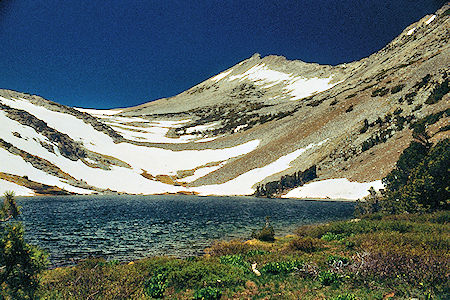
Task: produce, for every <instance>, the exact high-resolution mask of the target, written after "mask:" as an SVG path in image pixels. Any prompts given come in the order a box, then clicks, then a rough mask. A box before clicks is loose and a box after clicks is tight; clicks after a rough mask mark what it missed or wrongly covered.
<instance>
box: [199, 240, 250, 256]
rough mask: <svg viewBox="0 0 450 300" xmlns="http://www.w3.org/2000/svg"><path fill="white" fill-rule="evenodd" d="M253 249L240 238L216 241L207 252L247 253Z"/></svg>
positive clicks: (210, 253)
mask: <svg viewBox="0 0 450 300" xmlns="http://www.w3.org/2000/svg"><path fill="white" fill-rule="evenodd" d="M250 250H252V246H251V245H249V244H246V243H244V242H242V241H239V240H232V241H228V242H227V241H220V242H215V243H214V244H213V245H212V246H211V247H210V248H207V249H206V250H205V252H206V253H207V254H209V255H211V256H223V255H232V254H245V253H247V252H249V251H250Z"/></svg>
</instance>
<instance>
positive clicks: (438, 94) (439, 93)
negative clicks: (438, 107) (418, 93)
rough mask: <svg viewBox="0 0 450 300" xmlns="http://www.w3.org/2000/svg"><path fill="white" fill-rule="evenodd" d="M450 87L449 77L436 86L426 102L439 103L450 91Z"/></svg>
mask: <svg viewBox="0 0 450 300" xmlns="http://www.w3.org/2000/svg"><path fill="white" fill-rule="evenodd" d="M449 91H450V88H449V86H448V78H447V79H445V80H444V82H442V83H441V84H438V85H436V86H435V88H434V89H433V91H431V95H430V96H429V97H428V99H427V100H426V101H425V104H435V103H438V102H439V101H440V100H441V99H442V98H443V97H444V96H445V95H446V94H447V93H448V92H449Z"/></svg>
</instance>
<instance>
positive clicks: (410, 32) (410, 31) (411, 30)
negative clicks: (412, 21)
mask: <svg viewBox="0 0 450 300" xmlns="http://www.w3.org/2000/svg"><path fill="white" fill-rule="evenodd" d="M414 31H416V27H414V28H411V29H410V30H408V32H407V33H406V35H411V34H413V33H414Z"/></svg>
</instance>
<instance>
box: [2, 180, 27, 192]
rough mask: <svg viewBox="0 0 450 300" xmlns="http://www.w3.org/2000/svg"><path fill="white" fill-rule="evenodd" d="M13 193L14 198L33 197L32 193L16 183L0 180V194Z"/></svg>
mask: <svg viewBox="0 0 450 300" xmlns="http://www.w3.org/2000/svg"><path fill="white" fill-rule="evenodd" d="M7 191H13V192H14V194H15V195H16V196H34V191H33V190H30V189H29V188H27V187H24V186H21V185H18V184H16V183H13V182H10V181H6V180H3V179H0V194H1V195H3V194H4V193H5V192H7Z"/></svg>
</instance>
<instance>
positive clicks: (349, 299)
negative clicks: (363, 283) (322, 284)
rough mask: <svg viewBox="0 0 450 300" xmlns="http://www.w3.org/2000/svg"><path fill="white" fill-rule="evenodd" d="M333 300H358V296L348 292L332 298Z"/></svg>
mask: <svg viewBox="0 0 450 300" xmlns="http://www.w3.org/2000/svg"><path fill="white" fill-rule="evenodd" d="M332 300H358V297H356V296H355V295H354V294H351V293H348V294H342V295H338V296H336V297H334V298H332Z"/></svg>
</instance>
